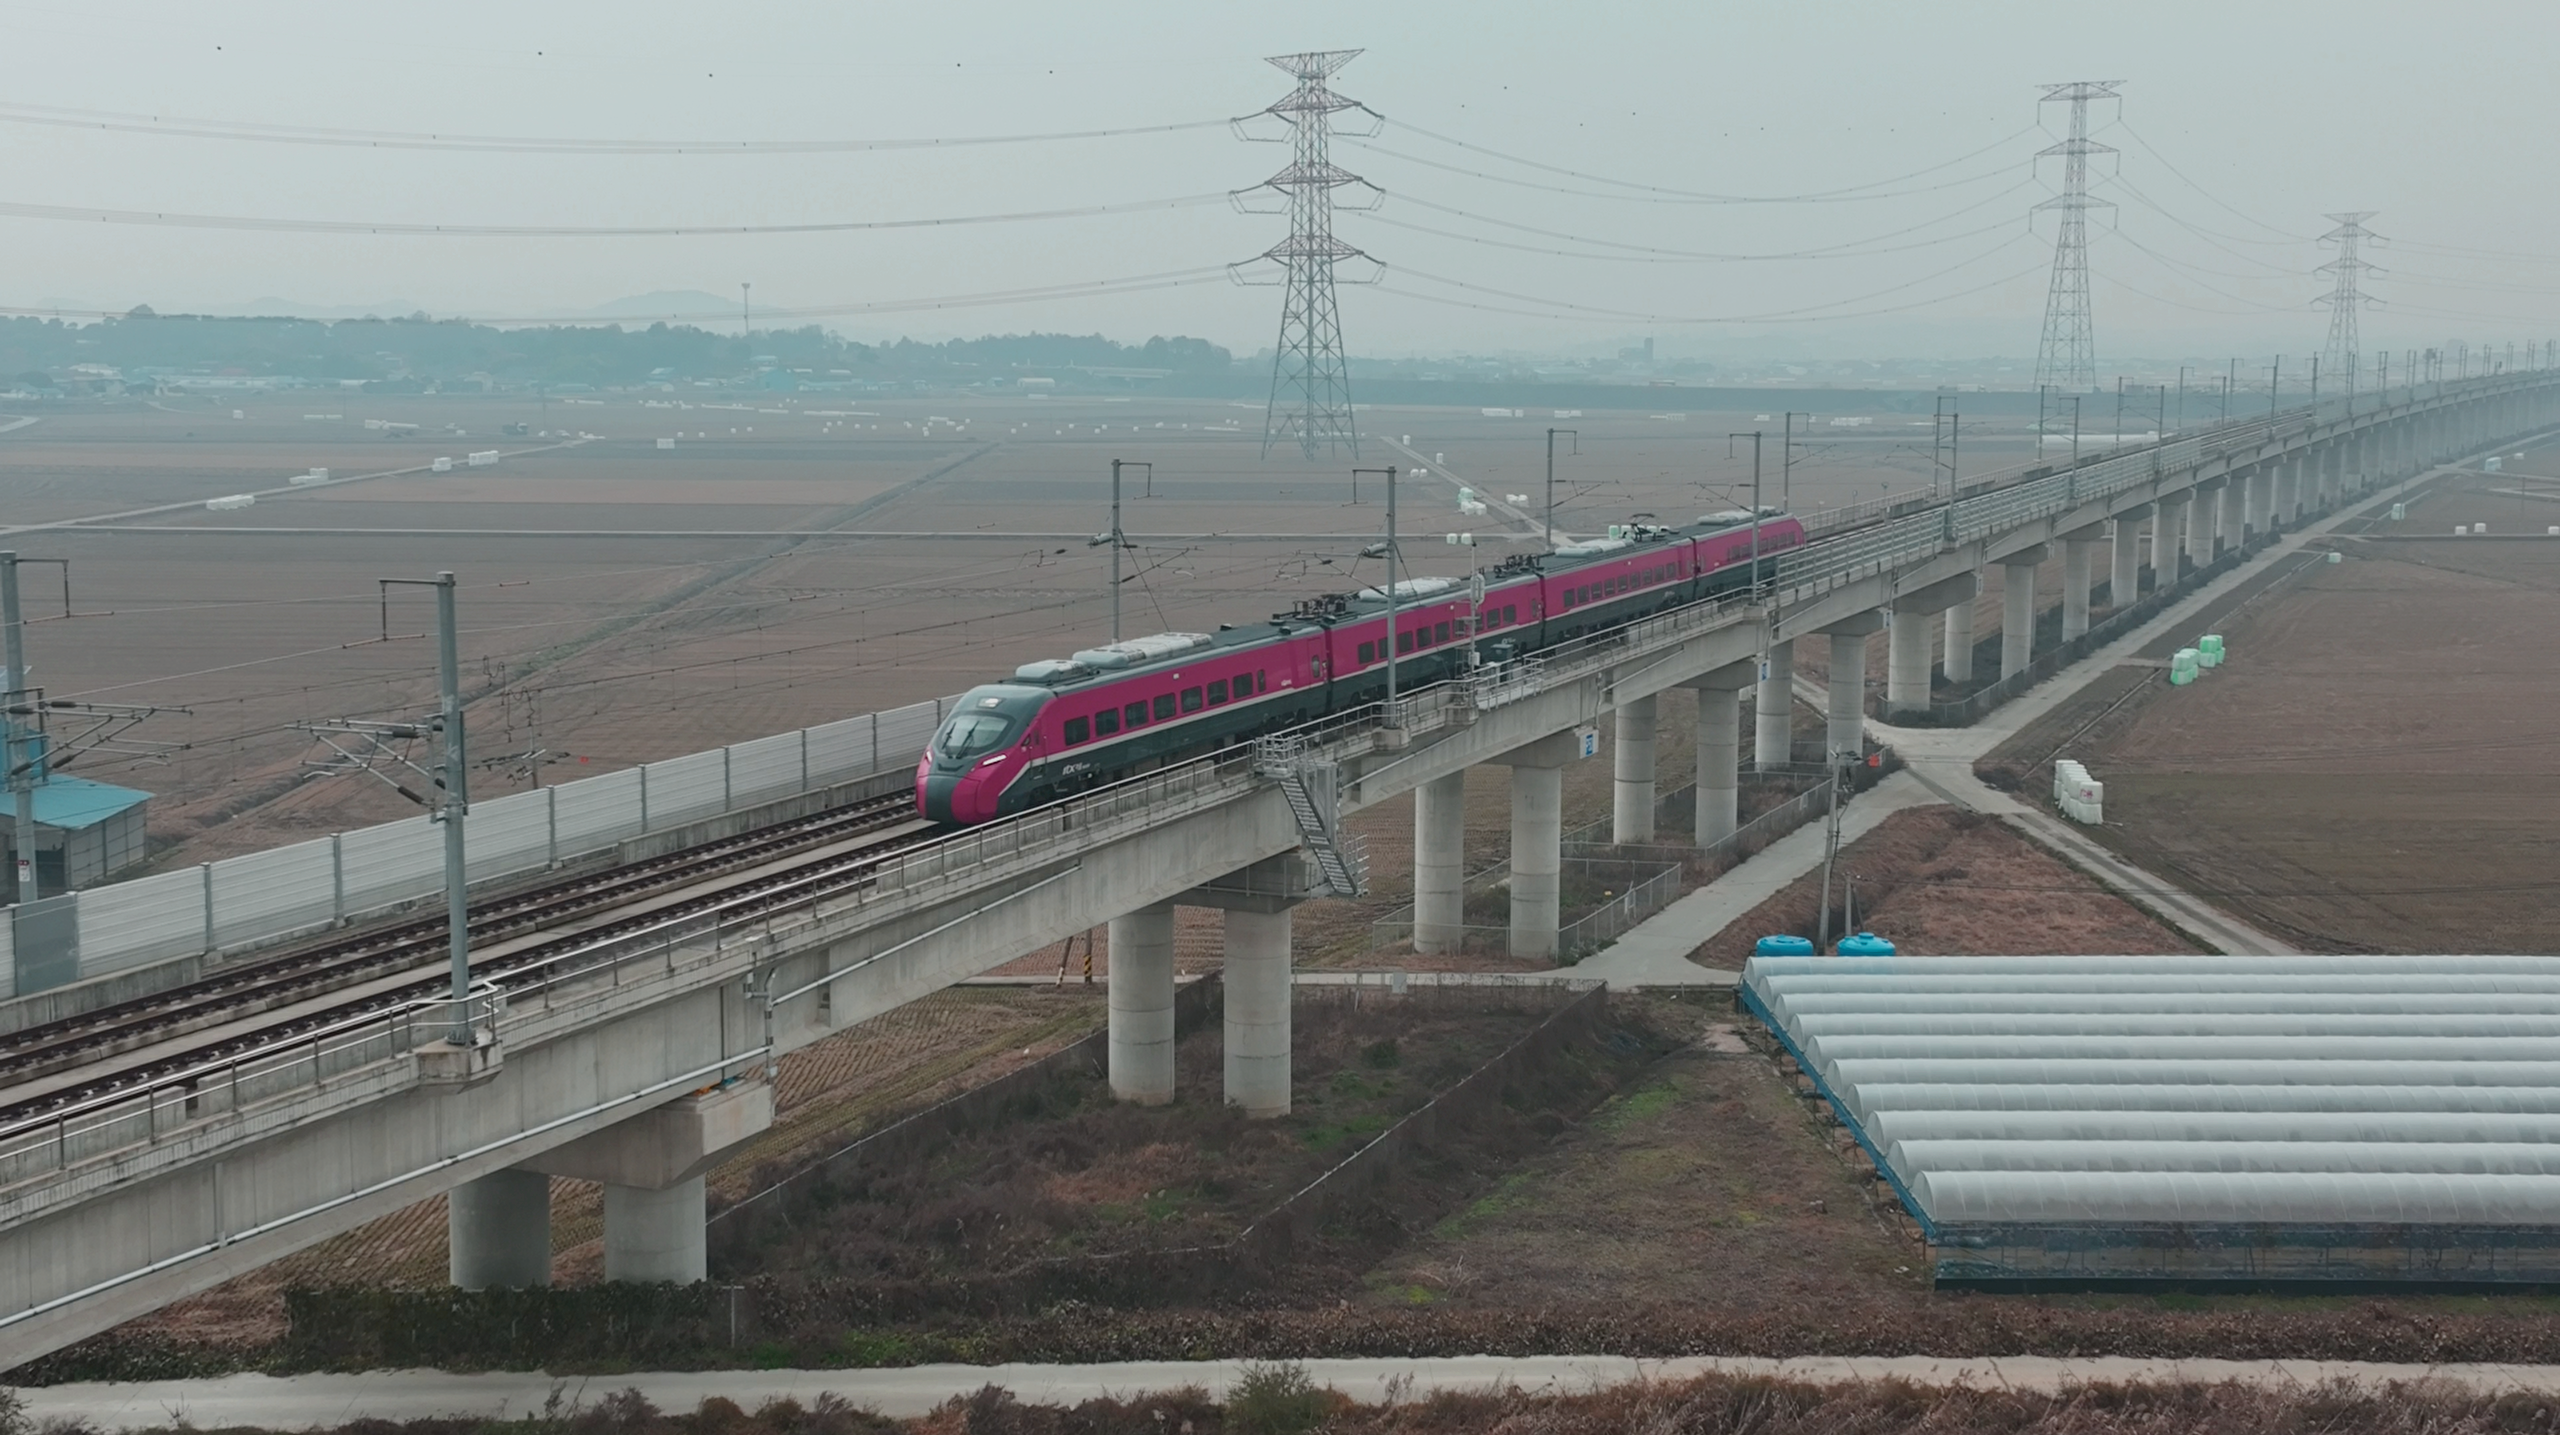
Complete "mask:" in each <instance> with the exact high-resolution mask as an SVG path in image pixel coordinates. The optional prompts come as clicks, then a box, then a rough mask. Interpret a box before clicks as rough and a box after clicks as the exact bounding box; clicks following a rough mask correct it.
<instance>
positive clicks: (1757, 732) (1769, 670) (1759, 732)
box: [1751, 638, 1796, 772]
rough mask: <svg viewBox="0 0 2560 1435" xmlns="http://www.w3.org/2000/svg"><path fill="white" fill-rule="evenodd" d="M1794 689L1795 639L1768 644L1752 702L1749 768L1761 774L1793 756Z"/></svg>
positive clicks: (1784, 762) (1782, 765)
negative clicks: (1767, 656)
mask: <svg viewBox="0 0 2560 1435" xmlns="http://www.w3.org/2000/svg"><path fill="white" fill-rule="evenodd" d="M1795 686H1796V642H1795V639H1793V638H1786V639H1782V640H1780V641H1778V642H1775V643H1771V644H1770V645H1769V662H1768V666H1767V667H1766V668H1765V669H1764V670H1763V671H1762V672H1761V673H1760V690H1759V692H1758V693H1757V694H1756V695H1755V697H1754V699H1753V703H1752V728H1751V765H1752V766H1753V767H1756V768H1758V769H1759V770H1760V771H1762V772H1768V771H1771V770H1773V769H1776V768H1780V767H1784V766H1785V765H1786V764H1787V763H1788V762H1790V761H1792V760H1793V759H1794V757H1795V741H1796V737H1795V723H1796V692H1795Z"/></svg>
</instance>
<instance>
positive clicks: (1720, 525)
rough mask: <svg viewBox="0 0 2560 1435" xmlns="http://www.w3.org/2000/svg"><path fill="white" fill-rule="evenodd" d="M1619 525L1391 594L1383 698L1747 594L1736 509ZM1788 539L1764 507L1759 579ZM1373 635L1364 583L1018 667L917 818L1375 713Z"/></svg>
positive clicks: (978, 692) (937, 752)
mask: <svg viewBox="0 0 2560 1435" xmlns="http://www.w3.org/2000/svg"><path fill="white" fill-rule="evenodd" d="M1617 531H1618V533H1620V534H1622V535H1623V536H1615V537H1610V538H1603V539H1593V540H1591V541H1588V542H1583V543H1572V544H1566V545H1564V546H1562V547H1559V548H1558V549H1556V550H1555V551H1554V552H1552V553H1543V554H1519V555H1516V556H1514V557H1511V558H1508V559H1505V560H1504V561H1503V562H1502V563H1500V564H1499V565H1497V566H1495V567H1493V568H1489V569H1486V570H1484V572H1483V574H1482V575H1481V576H1482V579H1483V584H1484V596H1483V600H1482V602H1481V603H1479V602H1477V601H1475V600H1474V599H1473V597H1472V590H1473V586H1474V585H1473V584H1472V583H1470V582H1468V581H1467V580H1463V579H1455V578H1414V579H1408V580H1406V581H1404V582H1401V583H1398V584H1397V585H1396V601H1395V630H1396V631H1395V639H1394V643H1395V653H1394V659H1395V669H1396V687H1397V690H1398V691H1400V692H1410V691H1412V690H1414V689H1416V688H1420V687H1423V686H1425V685H1426V684H1429V683H1434V682H1438V681H1441V680H1443V679H1445V678H1449V677H1453V676H1456V675H1457V674H1459V673H1462V672H1465V671H1466V670H1467V669H1468V668H1469V667H1471V666H1473V665H1474V664H1476V663H1478V662H1505V661H1508V660H1510V659H1512V658H1517V657H1523V656H1526V655H1529V654H1533V653H1537V652H1540V651H1542V650H1544V649H1547V648H1551V647H1554V646H1556V645H1557V644H1559V643H1564V642H1568V641H1570V640H1572V639H1575V638H1579V637H1583V636H1585V635H1587V634H1590V633H1594V632H1598V631H1600V630H1602V629H1605V628H1613V627H1617V626H1618V625H1620V624H1623V623H1626V622H1629V621H1632V620H1634V619H1636V618H1641V617H1643V616H1645V615H1646V614H1648V613H1655V612H1659V611H1661V610H1663V609H1666V608H1675V607H1679V606H1680V605H1682V604H1685V603H1693V602H1696V601H1698V600H1700V599H1704V598H1711V597H1715V596H1718V595H1721V594H1724V593H1729V592H1736V591H1740V590H1741V589H1743V588H1745V587H1747V586H1749V585H1750V584H1751V581H1752V578H1751V569H1752V562H1751V547H1752V524H1751V515H1750V513H1748V512H1746V511H1727V512H1723V513H1711V514H1708V515H1707V516H1705V517H1704V518H1701V519H1700V520H1699V521H1698V522H1697V523H1696V524H1694V525H1691V526H1689V527H1686V528H1672V527H1664V526H1660V525H1655V524H1646V523H1638V524H1632V525H1629V526H1627V527H1625V528H1623V529H1620V530H1617ZM1803 543H1804V525H1803V524H1801V523H1799V522H1797V521H1796V520H1795V519H1793V518H1790V517H1788V516H1787V515H1785V514H1783V513H1776V512H1765V513H1763V515H1762V516H1761V519H1760V524H1759V545H1760V555H1761V557H1760V565H1759V566H1760V572H1761V580H1762V581H1763V582H1765V581H1766V580H1767V575H1768V573H1769V570H1770V568H1771V567H1772V566H1773V562H1772V560H1773V556H1774V555H1776V554H1779V553H1783V552H1785V551H1787V550H1788V549H1790V548H1796V547H1800V546H1802V545H1803ZM1387 642H1388V639H1387V595H1386V593H1385V592H1384V591H1383V590H1382V589H1378V588H1364V589H1362V590H1361V591H1359V592H1357V593H1352V594H1337V595H1330V596H1327V597H1325V598H1320V599H1314V600H1310V601H1308V602H1305V603H1301V604H1300V605H1299V606H1298V607H1297V608H1296V609H1295V610H1294V611H1292V612H1288V613H1283V614H1280V615H1279V616H1277V617H1275V618H1273V619H1272V620H1271V621H1270V622H1268V623H1254V624H1246V625H1239V626H1234V627H1227V628H1222V629H1220V630H1219V631H1218V632H1216V633H1159V634H1156V635H1154V636H1152V637H1146V638H1132V639H1129V640H1127V641H1125V642H1118V643H1110V644H1106V645H1104V646H1102V647H1098V648H1090V649H1087V650H1085V651H1083V652H1080V653H1077V654H1076V655H1075V656H1073V657H1071V658H1066V659H1063V660H1060V659H1044V660H1042V661H1040V662H1036V663H1026V664H1024V665H1023V666H1022V667H1020V668H1018V669H1016V670H1015V671H1014V674H1013V677H1012V679H1011V680H1010V681H1008V682H1000V683H989V684H986V685H985V686H982V687H975V688H971V689H970V690H969V691H968V693H967V694H965V695H964V696H963V697H962V698H961V699H960V704H959V706H958V707H957V708H956V709H955V710H954V711H953V712H952V715H951V717H950V718H949V719H948V720H946V721H945V722H944V723H943V725H942V730H941V731H940V732H937V733H935V734H934V738H933V742H932V745H931V746H930V747H929V748H927V750H926V752H925V755H924V760H923V761H921V762H920V763H918V764H917V765H916V807H917V810H918V811H920V812H922V813H923V814H924V815H925V816H926V817H929V818H932V819H934V820H935V821H938V822H957V823H970V822H986V821H990V820H992V819H994V818H997V817H1004V816H1009V815H1011V814H1013V813H1016V812H1021V811H1024V810H1026V809H1029V808H1033V807H1038V806H1040V805H1041V804H1043V803H1047V802H1054V801H1056V800H1058V799H1059V798H1062V797H1069V796H1073V795H1074V794H1076V793H1079V792H1083V791H1086V790H1088V789H1091V788H1095V787H1099V786H1102V785H1103V784H1105V783H1109V782H1115V781H1118V780H1119V779H1121V778H1124V777H1128V776H1131V775H1133V774H1136V773H1142V772H1147V771H1151V770H1153V769H1155V768H1159V767H1166V766H1170V765H1171V764H1173V763H1176V762H1181V761H1185V760H1187V759H1190V758H1193V757H1199V756H1204V755H1206V754H1210V753H1214V752H1217V751H1219V750H1220V749H1222V748H1228V747H1233V746H1235V745H1237V744H1240V743H1245V742H1250V741H1252V740H1253V739H1254V738H1255V737H1257V736H1260V735H1261V734H1264V733H1269V732H1278V731H1280V730H1282V729H1284V728H1291V727H1296V726H1298V725H1300V724H1302V723H1309V722H1313V721H1315V720H1316V719H1318V718H1322V717H1325V716H1327V715H1329V714H1332V713H1338V712H1342V711H1345V710H1347V709H1350V708H1356V707H1359V706H1361V705H1363V704H1366V703H1374V702H1377V701H1378V700H1380V699H1381V698H1383V697H1385V696H1386V690H1387V659H1388V656H1389V655H1388V653H1387V651H1386V649H1387Z"/></svg>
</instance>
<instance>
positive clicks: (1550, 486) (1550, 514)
mask: <svg viewBox="0 0 2560 1435" xmlns="http://www.w3.org/2000/svg"><path fill="white" fill-rule="evenodd" d="M1560 433H1565V434H1571V435H1573V452H1574V453H1575V454H1580V453H1581V452H1582V430H1580V429H1549V430H1547V551H1548V552H1549V553H1553V552H1555V551H1556V435H1557V434H1560Z"/></svg>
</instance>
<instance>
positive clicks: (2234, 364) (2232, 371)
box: [2222, 358, 2240, 423]
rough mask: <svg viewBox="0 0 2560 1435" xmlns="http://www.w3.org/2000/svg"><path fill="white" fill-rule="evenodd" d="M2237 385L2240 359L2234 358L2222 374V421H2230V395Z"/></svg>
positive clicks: (2238, 385) (2238, 383) (2238, 384)
mask: <svg viewBox="0 0 2560 1435" xmlns="http://www.w3.org/2000/svg"><path fill="white" fill-rule="evenodd" d="M2239 387H2240V361H2239V360H2238V359H2236V358H2235V359H2233V360H2232V361H2231V367H2230V368H2229V369H2228V370H2226V371H2225V372H2224V373H2223V375H2222V421H2223V422H2224V423H2229V422H2231V395H2232V392H2233V391H2234V390H2236V389H2238V388H2239Z"/></svg>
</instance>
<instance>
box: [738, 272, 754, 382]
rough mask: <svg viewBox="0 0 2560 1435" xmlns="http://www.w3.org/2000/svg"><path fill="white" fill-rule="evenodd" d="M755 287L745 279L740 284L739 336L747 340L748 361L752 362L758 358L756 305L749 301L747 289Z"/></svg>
mask: <svg viewBox="0 0 2560 1435" xmlns="http://www.w3.org/2000/svg"><path fill="white" fill-rule="evenodd" d="M755 287H756V286H754V285H753V284H749V283H745V282H743V281H741V282H740V283H739V285H738V337H739V338H740V339H743V340H745V341H746V345H747V362H748V363H751V364H752V363H754V362H755V358H756V324H755V306H754V305H753V304H751V303H749V302H748V299H749V297H750V296H749V295H748V292H747V291H748V290H751V289H753V288H755Z"/></svg>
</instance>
